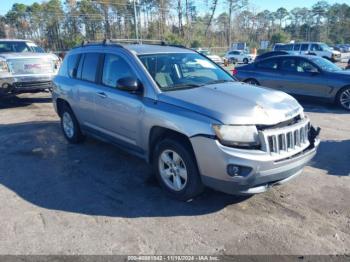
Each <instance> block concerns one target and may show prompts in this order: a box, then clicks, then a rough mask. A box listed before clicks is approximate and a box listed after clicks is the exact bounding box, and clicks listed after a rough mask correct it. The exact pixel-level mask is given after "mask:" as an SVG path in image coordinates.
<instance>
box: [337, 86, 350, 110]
mask: <svg viewBox="0 0 350 262" xmlns="http://www.w3.org/2000/svg"><path fill="white" fill-rule="evenodd" d="M339 102H340V104H341V105H342V106H343V107H344V108H345V109H348V110H350V88H347V89H345V90H344V91H343V92H341V93H340V96H339Z"/></svg>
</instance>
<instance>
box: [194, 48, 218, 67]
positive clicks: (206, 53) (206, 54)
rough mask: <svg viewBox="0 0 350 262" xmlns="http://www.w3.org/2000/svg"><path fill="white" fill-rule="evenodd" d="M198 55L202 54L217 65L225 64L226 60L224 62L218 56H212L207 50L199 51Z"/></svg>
mask: <svg viewBox="0 0 350 262" xmlns="http://www.w3.org/2000/svg"><path fill="white" fill-rule="evenodd" d="M197 52H198V53H201V54H203V55H205V56H206V57H208V58H209V59H210V60H212V61H213V62H215V63H217V64H223V63H224V60H222V58H221V57H220V56H218V55H212V54H211V53H210V52H209V50H207V49H197Z"/></svg>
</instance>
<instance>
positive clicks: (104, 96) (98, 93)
mask: <svg viewBox="0 0 350 262" xmlns="http://www.w3.org/2000/svg"><path fill="white" fill-rule="evenodd" d="M97 95H98V96H99V97H101V98H107V95H106V93H105V92H97Z"/></svg>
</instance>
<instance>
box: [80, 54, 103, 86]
mask: <svg viewBox="0 0 350 262" xmlns="http://www.w3.org/2000/svg"><path fill="white" fill-rule="evenodd" d="M99 59H100V54H98V53H86V54H85V56H84V62H83V67H82V72H81V79H82V80H86V81H89V82H95V80H96V73H97V68H98V62H99Z"/></svg>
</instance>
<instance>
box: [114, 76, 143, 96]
mask: <svg viewBox="0 0 350 262" xmlns="http://www.w3.org/2000/svg"><path fill="white" fill-rule="evenodd" d="M117 88H118V89H120V90H123V91H127V92H131V93H136V92H139V91H141V90H142V84H141V82H140V81H139V80H138V79H137V78H134V77H123V78H120V79H118V81H117Z"/></svg>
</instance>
